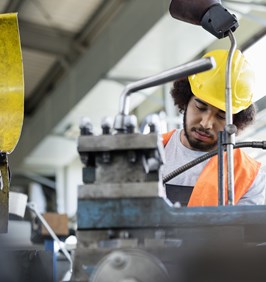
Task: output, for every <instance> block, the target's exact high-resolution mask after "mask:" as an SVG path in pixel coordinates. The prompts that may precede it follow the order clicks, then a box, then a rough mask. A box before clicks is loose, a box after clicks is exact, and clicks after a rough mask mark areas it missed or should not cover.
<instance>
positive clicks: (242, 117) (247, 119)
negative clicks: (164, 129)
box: [170, 78, 256, 132]
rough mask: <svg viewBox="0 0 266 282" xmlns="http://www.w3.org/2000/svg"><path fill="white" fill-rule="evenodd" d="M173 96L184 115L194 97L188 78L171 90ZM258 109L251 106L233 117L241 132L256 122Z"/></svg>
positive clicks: (177, 82)
mask: <svg viewBox="0 0 266 282" xmlns="http://www.w3.org/2000/svg"><path fill="white" fill-rule="evenodd" d="M170 93H171V95H172V97H173V100H174V104H175V105H176V106H177V107H178V110H179V112H180V113H184V111H185V110H186V108H187V105H188V102H189V100H190V98H191V97H192V96H193V95H194V94H193V93H192V91H191V88H190V84H189V81H188V79H187V78H184V79H180V80H176V81H175V82H174V84H173V88H172V89H171V92H170ZM255 116H256V108H255V106H254V104H251V105H250V106H249V107H248V108H247V109H245V110H243V111H241V112H239V113H237V114H234V115H233V123H234V124H235V126H236V127H237V129H238V132H239V131H242V130H244V129H245V128H246V127H247V126H249V125H251V124H252V123H253V122H254V121H255Z"/></svg>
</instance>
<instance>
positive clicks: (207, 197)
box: [162, 130, 261, 207]
mask: <svg viewBox="0 0 266 282" xmlns="http://www.w3.org/2000/svg"><path fill="white" fill-rule="evenodd" d="M174 131H175V130H172V131H170V132H167V133H165V134H162V137H163V144H164V146H165V145H166V144H167V142H168V141H169V139H170V138H171V136H172V134H173V133H174ZM224 158H226V153H224ZM224 163H225V167H224V168H225V169H224V173H225V176H227V163H226V162H224ZM260 166H261V164H260V163H259V162H257V161H256V160H254V159H252V158H251V157H249V156H248V155H247V154H246V153H245V152H242V151H241V150H240V149H235V150H234V191H235V203H237V202H238V201H239V200H240V198H241V197H242V196H243V195H244V194H245V193H246V192H247V191H248V189H249V188H250V186H251V185H252V183H253V181H254V180H255V177H256V176H257V174H258V171H259V168H260ZM225 199H227V183H225ZM226 202H227V201H226ZM193 206H197V207H199V206H202V207H203V206H218V156H217V155H216V156H213V157H211V158H210V160H209V161H208V162H207V164H206V166H205V167H204V169H203V170H202V172H201V174H200V175H199V178H198V180H197V182H196V184H195V186H194V189H193V192H192V194H191V197H190V199H189V202H188V207H193Z"/></svg>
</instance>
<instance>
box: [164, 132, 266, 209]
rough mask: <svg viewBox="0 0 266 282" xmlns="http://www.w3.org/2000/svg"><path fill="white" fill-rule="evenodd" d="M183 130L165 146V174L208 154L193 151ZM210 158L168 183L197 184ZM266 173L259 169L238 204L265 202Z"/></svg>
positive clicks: (175, 134)
mask: <svg viewBox="0 0 266 282" xmlns="http://www.w3.org/2000/svg"><path fill="white" fill-rule="evenodd" d="M180 133H181V130H176V131H175V132H174V133H173V135H172V136H171V138H170V139H169V141H168V143H167V144H166V146H165V159H166V162H165V164H164V166H163V176H166V175H167V174H169V173H170V172H172V171H174V170H175V169H177V168H178V167H180V166H183V165H184V164H186V163H188V162H190V161H192V160H194V159H196V158H198V157H200V156H202V155H204V154H206V152H200V151H193V150H190V149H188V148H187V147H185V146H184V145H183V144H182V143H181V140H180ZM208 161H209V160H205V161H204V162H202V163H200V164H197V165H196V166H194V167H192V168H190V169H189V170H186V171H185V172H183V173H181V174H179V175H178V176H176V177H175V178H173V179H171V180H170V181H169V182H167V183H168V184H174V185H182V186H195V184H196V181H197V179H198V177H199V175H200V173H201V171H202V170H203V168H204V167H205V165H206V163H207V162H208ZM265 189H266V173H265V172H264V171H262V169H260V170H259V173H258V175H257V177H256V178H255V180H254V182H253V184H252V185H251V187H250V188H249V190H248V191H247V193H246V194H245V195H243V197H242V198H241V199H240V200H239V202H238V203H237V204H238V205H263V204H264V203H265Z"/></svg>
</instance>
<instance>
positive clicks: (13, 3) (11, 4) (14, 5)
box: [4, 0, 25, 13]
mask: <svg viewBox="0 0 266 282" xmlns="http://www.w3.org/2000/svg"><path fill="white" fill-rule="evenodd" d="M23 2H25V0H9V1H8V3H7V5H6V7H5V10H4V13H13V12H18V10H19V8H20V7H21V5H22V4H23Z"/></svg>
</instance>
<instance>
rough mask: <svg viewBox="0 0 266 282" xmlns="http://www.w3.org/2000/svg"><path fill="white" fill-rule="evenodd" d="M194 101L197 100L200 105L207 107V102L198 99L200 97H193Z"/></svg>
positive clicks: (222, 112) (223, 112) (221, 111)
mask: <svg viewBox="0 0 266 282" xmlns="http://www.w3.org/2000/svg"><path fill="white" fill-rule="evenodd" d="M195 101H196V102H198V103H200V104H201V105H202V106H205V107H208V104H207V103H205V102H204V101H202V100H200V99H198V98H195ZM219 112H220V113H221V114H225V111H223V110H220V109H219Z"/></svg>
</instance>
